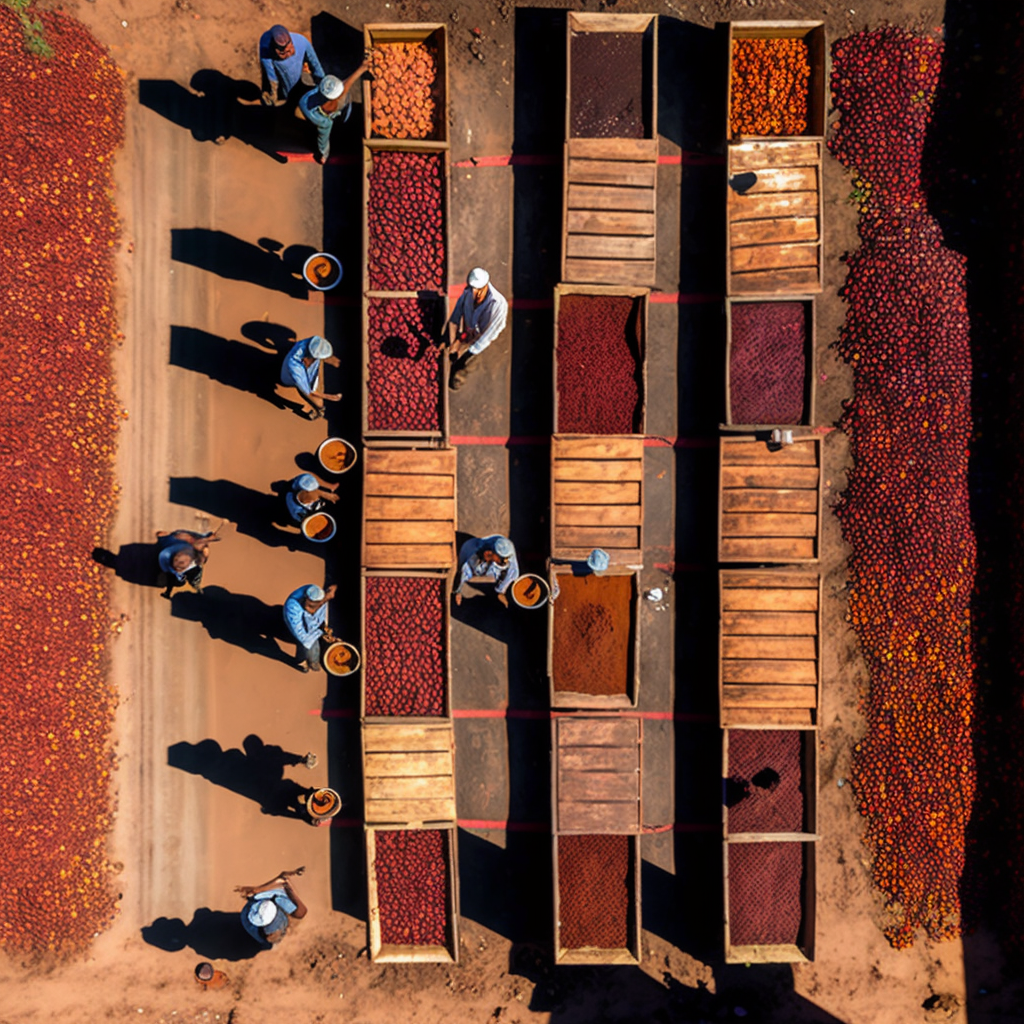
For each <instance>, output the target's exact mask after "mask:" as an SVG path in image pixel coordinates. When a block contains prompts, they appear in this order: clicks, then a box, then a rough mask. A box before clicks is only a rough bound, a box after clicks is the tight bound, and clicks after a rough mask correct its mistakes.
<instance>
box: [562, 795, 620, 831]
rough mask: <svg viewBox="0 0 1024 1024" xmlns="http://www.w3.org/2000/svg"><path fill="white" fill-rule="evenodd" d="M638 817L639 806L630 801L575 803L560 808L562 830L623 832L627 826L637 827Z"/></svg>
mask: <svg viewBox="0 0 1024 1024" xmlns="http://www.w3.org/2000/svg"><path fill="white" fill-rule="evenodd" d="M627 815H628V824H626V819H627ZM636 819H637V807H635V806H634V805H633V804H628V803H617V804H609V803H590V804H585V803H573V804H570V805H568V807H563V806H562V805H559V808H558V827H559V829H560V830H561V831H562V832H578V833H586V834H594V835H601V834H602V833H603V834H607V833H609V832H612V833H614V832H621V831H625V829H626V828H633V829H636V827H637V826H636Z"/></svg>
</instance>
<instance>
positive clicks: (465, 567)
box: [452, 555, 473, 604]
mask: <svg viewBox="0 0 1024 1024" xmlns="http://www.w3.org/2000/svg"><path fill="white" fill-rule="evenodd" d="M472 558H473V556H472V555H470V556H469V558H467V559H466V560H465V561H464V562H463V563H462V569H461V570H460V571H459V582H458V583H456V584H455V588H454V589H453V590H452V593H453V594H454V595H455V603H456V604H462V585H463V583H465V582H466V581H467V580H469V579H471V578H472V576H473V567H472V566H471V565H470V564H469V563H470V560H471V559H472Z"/></svg>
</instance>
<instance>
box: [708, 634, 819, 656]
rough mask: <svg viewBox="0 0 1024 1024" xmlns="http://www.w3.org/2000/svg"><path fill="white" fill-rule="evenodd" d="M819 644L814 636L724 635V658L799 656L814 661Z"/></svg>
mask: <svg viewBox="0 0 1024 1024" xmlns="http://www.w3.org/2000/svg"><path fill="white" fill-rule="evenodd" d="M817 656H818V644H817V641H816V640H815V638H814V637H813V636H723V637H722V657H723V658H799V659H803V660H806V661H813V660H814V659H815V658H816V657H817Z"/></svg>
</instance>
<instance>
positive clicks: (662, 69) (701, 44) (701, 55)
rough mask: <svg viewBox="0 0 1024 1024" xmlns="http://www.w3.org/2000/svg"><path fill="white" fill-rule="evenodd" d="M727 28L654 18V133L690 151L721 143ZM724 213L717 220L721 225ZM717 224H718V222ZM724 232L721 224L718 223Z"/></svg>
mask: <svg viewBox="0 0 1024 1024" xmlns="http://www.w3.org/2000/svg"><path fill="white" fill-rule="evenodd" d="M728 77H729V32H728V26H727V25H725V24H719V25H716V26H715V27H714V28H704V27H703V26H701V25H695V24H693V22H689V21H680V20H679V19H678V18H670V17H666V16H665V15H661V17H660V18H659V19H658V134H659V135H664V136H665V138H667V139H671V140H672V141H673V142H674V143H676V144H677V145H678V146H679V147H680V148H681V149H683V150H685V151H687V152H691V153H722V152H723V151H724V148H725V121H726V117H727V116H728V112H727V109H726V91H727V87H728ZM724 223H725V221H724V218H723V220H722V221H721V225H724ZM721 225H720V227H721ZM721 231H722V232H723V233H724V227H721Z"/></svg>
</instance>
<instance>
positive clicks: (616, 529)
mask: <svg viewBox="0 0 1024 1024" xmlns="http://www.w3.org/2000/svg"><path fill="white" fill-rule="evenodd" d="M555 546H556V547H558V548H636V547H639V546H640V527H639V526H564V527H563V526H562V525H561V521H560V519H559V517H558V512H557V510H556V512H555Z"/></svg>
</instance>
